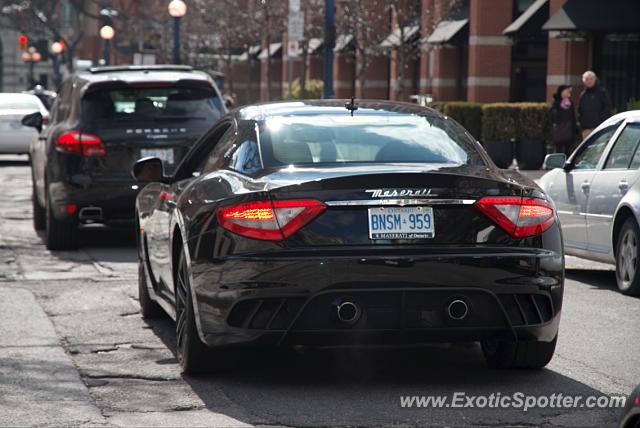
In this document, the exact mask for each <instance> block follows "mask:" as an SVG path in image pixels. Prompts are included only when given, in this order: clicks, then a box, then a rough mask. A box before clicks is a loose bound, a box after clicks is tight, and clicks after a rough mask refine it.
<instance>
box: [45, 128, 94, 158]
mask: <svg viewBox="0 0 640 428" xmlns="http://www.w3.org/2000/svg"><path fill="white" fill-rule="evenodd" d="M55 144H56V148H57V149H58V150H60V151H62V152H67V153H78V154H81V155H83V156H104V155H105V153H106V152H105V149H104V145H103V144H102V140H101V139H100V137H98V136H97V135H93V134H87V133H84V132H82V133H81V132H79V131H69V132H65V133H63V134H62V135H60V136H59V137H58V139H57V140H56V143H55Z"/></svg>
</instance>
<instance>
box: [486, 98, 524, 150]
mask: <svg viewBox="0 0 640 428" xmlns="http://www.w3.org/2000/svg"><path fill="white" fill-rule="evenodd" d="M519 116H520V109H519V108H518V107H517V105H516V104H512V103H494V104H484V105H483V106H482V141H511V140H513V139H515V138H516V137H517V132H518V120H519Z"/></svg>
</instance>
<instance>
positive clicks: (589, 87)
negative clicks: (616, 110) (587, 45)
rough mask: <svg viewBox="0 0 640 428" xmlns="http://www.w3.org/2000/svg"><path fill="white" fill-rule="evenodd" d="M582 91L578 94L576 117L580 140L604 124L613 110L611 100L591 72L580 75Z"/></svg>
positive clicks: (594, 74)
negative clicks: (579, 127) (580, 135)
mask: <svg viewBox="0 0 640 428" xmlns="http://www.w3.org/2000/svg"><path fill="white" fill-rule="evenodd" d="M582 83H583V84H584V91H582V94H580V102H579V105H578V116H579V119H580V126H581V127H582V138H583V139H584V138H587V137H588V136H589V134H591V132H593V130H594V129H595V128H596V127H597V126H598V125H600V124H601V123H602V122H604V121H605V120H606V119H607V118H609V116H611V111H612V110H613V108H612V106H611V98H609V94H607V91H606V90H605V89H604V88H603V87H602V85H601V84H600V81H599V80H598V76H596V73H594V72H593V71H586V72H585V73H584V74H583V75H582Z"/></svg>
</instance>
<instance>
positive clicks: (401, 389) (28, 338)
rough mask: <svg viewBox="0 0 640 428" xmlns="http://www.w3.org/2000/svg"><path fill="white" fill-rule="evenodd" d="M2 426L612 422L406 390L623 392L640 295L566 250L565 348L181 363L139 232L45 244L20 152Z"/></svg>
mask: <svg viewBox="0 0 640 428" xmlns="http://www.w3.org/2000/svg"><path fill="white" fill-rule="evenodd" d="M0 191H1V194H2V195H3V196H2V198H1V199H0V330H1V334H0V426H222V427H229V426H233V427H235V426H238V427H239V426H250V425H268V426H365V425H366V426H389V425H393V426H399V427H400V426H402V427H404V426H425V425H428V426H440V425H447V426H513V425H517V426H526V425H533V426H550V427H555V426H588V425H591V426H598V427H604V426H615V425H616V424H617V421H618V419H619V415H620V411H619V409H610V408H608V409H585V408H575V409H557V408H545V409H531V410H529V411H527V412H524V411H522V410H521V409H488V408H461V409H447V408H440V409H434V408H429V409H417V408H414V409H406V408H402V407H401V406H400V396H401V395H440V394H443V395H447V396H451V394H453V393H454V392H456V391H463V392H465V393H466V394H467V395H480V394H491V393H498V392H500V393H501V394H502V395H503V396H504V395H507V394H513V393H515V392H523V393H525V394H531V395H543V394H545V395H550V394H553V393H562V394H564V395H582V396H587V395H602V394H606V395H610V394H628V393H629V392H631V390H632V389H633V388H634V387H635V386H636V385H637V384H638V383H640V364H639V363H640V361H639V355H640V330H639V329H638V325H640V299H634V298H630V297H627V296H622V295H621V294H619V293H618V292H617V291H616V289H615V278H614V276H613V273H612V272H611V267H609V266H607V265H600V264H594V263H591V262H585V261H583V260H580V259H575V258H568V259H567V266H568V267H569V268H570V270H569V271H568V278H567V288H566V294H565V306H564V311H563V319H562V323H561V327H560V337H559V342H558V348H557V354H556V356H555V357H554V359H553V361H552V362H551V364H550V365H549V366H548V368H547V369H545V370H540V371H515V370H514V371H495V370H490V369H488V368H486V366H485V364H484V360H483V358H482V355H481V351H480V349H479V347H478V346H477V345H476V344H457V345H447V344H443V345H433V346H428V347H424V348H420V349H384V350H359V351H354V350H344V349H343V350H325V351H316V352H307V353H294V352H288V351H286V350H282V351H264V350H260V351H255V352H250V353H247V354H246V355H244V356H242V357H241V358H240V361H239V363H238V366H239V368H236V369H234V370H231V371H229V372H227V373H224V374H221V375H216V376H204V377H198V378H194V377H186V376H182V374H181V373H180V369H179V366H178V364H177V360H176V357H175V352H174V342H175V333H174V326H173V323H172V322H171V321H170V319H169V318H161V319H159V320H154V321H152V322H151V321H149V322H147V321H145V320H143V319H142V318H141V317H140V315H139V313H138V304H137V282H136V281H137V265H136V256H135V251H136V250H135V243H134V240H133V239H132V236H131V234H128V233H113V232H105V231H100V230H89V231H84V232H83V233H82V240H83V245H82V247H81V249H80V250H79V251H76V252H54V253H52V252H49V251H47V250H46V249H45V247H44V245H43V244H42V239H41V237H40V236H38V235H37V234H36V233H35V232H34V231H33V228H32V224H31V202H30V197H31V180H30V173H29V166H28V163H27V162H26V158H23V157H0Z"/></svg>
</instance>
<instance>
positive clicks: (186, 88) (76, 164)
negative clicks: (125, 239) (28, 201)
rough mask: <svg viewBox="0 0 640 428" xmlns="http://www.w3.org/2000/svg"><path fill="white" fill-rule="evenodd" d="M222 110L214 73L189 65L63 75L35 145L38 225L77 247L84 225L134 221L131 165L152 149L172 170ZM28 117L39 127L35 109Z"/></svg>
mask: <svg viewBox="0 0 640 428" xmlns="http://www.w3.org/2000/svg"><path fill="white" fill-rule="evenodd" d="M224 112H225V108H224V105H223V102H222V98H221V96H220V93H219V91H218V89H217V87H216V85H215V83H214V82H213V80H212V79H211V78H210V77H209V76H208V75H207V74H205V73H202V72H198V71H194V70H193V69H192V68H191V67H186V66H125V67H97V68H91V69H89V70H88V71H84V72H80V73H78V74H76V75H73V76H71V77H69V78H68V79H67V80H65V81H64V82H63V84H62V86H61V89H60V93H59V97H58V98H57V99H56V101H55V103H54V106H53V109H52V123H51V125H50V126H49V127H48V128H47V129H46V130H45V131H44V132H43V133H42V134H41V136H40V139H39V140H38V142H37V143H36V144H34V145H33V148H32V150H31V158H32V173H33V183H34V184H33V218H34V227H35V228H36V229H37V230H40V229H45V231H46V233H45V239H46V244H47V248H49V249H51V250H62V249H73V248H75V247H76V246H77V229H78V226H79V225H83V224H93V223H99V224H103V225H106V226H122V225H124V226H126V225H132V224H133V221H134V203H135V197H136V195H137V193H138V186H137V185H136V183H135V182H134V180H133V178H132V177H131V165H132V164H133V163H134V162H135V161H136V160H138V159H140V158H142V157H147V156H155V157H158V158H160V159H162V161H163V162H164V164H165V169H166V170H167V171H172V170H173V169H174V168H175V166H176V165H177V164H178V163H179V162H180V160H181V159H182V157H183V156H184V154H185V153H186V152H187V151H188V150H189V148H190V147H191V145H193V143H194V142H195V141H196V139H197V138H198V137H200V136H201V135H202V134H203V133H204V132H205V131H206V130H207V129H208V128H209V127H211V125H212V124H213V123H215V122H216V121H217V120H218V119H219V118H220V117H221V116H222V115H223V114H224ZM24 121H25V123H28V124H31V125H32V126H35V127H39V117H38V115H37V114H36V115H32V116H27V117H25V119H24Z"/></svg>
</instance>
